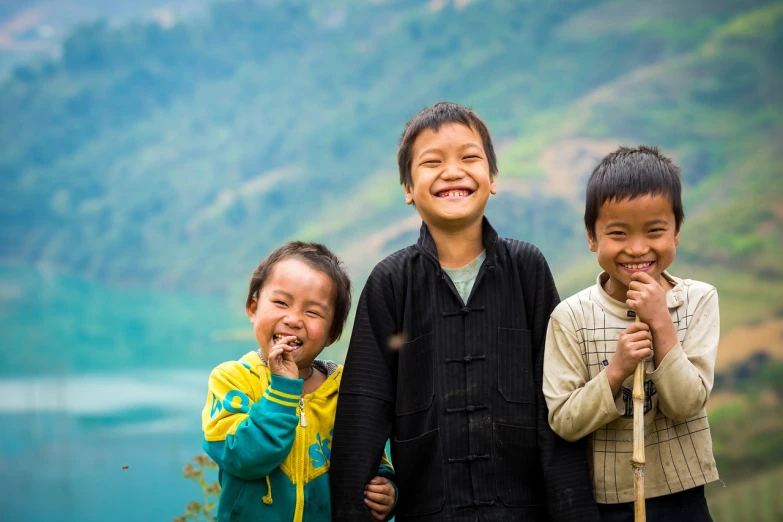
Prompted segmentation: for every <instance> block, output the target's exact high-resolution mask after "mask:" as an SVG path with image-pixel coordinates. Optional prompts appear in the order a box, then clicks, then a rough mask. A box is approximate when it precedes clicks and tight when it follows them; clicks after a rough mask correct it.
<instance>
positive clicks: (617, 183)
mask: <svg viewBox="0 0 783 522" xmlns="http://www.w3.org/2000/svg"><path fill="white" fill-rule="evenodd" d="M647 195H650V196H654V195H660V196H666V197H668V198H669V200H670V201H671V204H672V211H673V212H674V221H675V227H676V231H677V232H679V231H680V225H682V222H683V220H684V219H685V211H684V210H683V208H682V183H681V181H680V168H679V167H678V166H677V165H675V164H674V163H673V162H672V160H671V158H669V157H667V156H665V155H664V154H663V153H662V152H661V151H660V150H658V148H657V147H649V146H646V145H639V146H638V147H620V148H619V149H617V150H616V151H614V152H612V153H611V154H608V155H606V156H605V157H604V159H602V160H601V162H600V163H599V164H598V166H597V167H596V168H595V169H594V170H593V173H592V174H591V175H590V179H588V180H587V189H586V191H585V228H586V229H587V230H588V231H589V232H590V234H591V235H592V237H595V223H596V221H598V212H599V211H600V210H601V206H602V205H603V204H604V203H605V202H606V201H608V200H617V201H622V200H626V199H635V198H638V197H641V196H647Z"/></svg>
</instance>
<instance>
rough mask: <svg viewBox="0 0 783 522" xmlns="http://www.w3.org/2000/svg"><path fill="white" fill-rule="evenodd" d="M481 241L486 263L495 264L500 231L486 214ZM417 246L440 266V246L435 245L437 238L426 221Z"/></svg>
mask: <svg viewBox="0 0 783 522" xmlns="http://www.w3.org/2000/svg"><path fill="white" fill-rule="evenodd" d="M481 241H482V243H483V244H484V251H485V252H486V254H487V259H486V261H484V263H485V264H486V266H488V267H489V266H494V265H495V245H496V244H497V242H498V233H497V232H496V231H495V229H494V228H492V225H490V224H489V220H488V219H487V217H486V216H484V218H483V219H482V222H481ZM416 246H417V247H418V248H419V250H420V251H421V252H422V253H424V254H425V255H426V256H427V257H429V258H430V259H432V260H433V261H435V263H436V264H437V265H438V267H440V259H438V248H437V246H436V245H435V240H434V239H432V234H430V229H429V228H428V227H427V224H426V223H423V222H422V224H421V230H420V231H419V240H418V241H417V242H416Z"/></svg>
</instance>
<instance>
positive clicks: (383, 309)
mask: <svg viewBox="0 0 783 522" xmlns="http://www.w3.org/2000/svg"><path fill="white" fill-rule="evenodd" d="M483 241H484V247H485V249H486V255H487V257H486V260H485V261H484V263H483V265H482V266H481V269H480V270H479V273H478V276H477V278H476V282H475V284H474V286H473V290H472V292H471V295H470V297H469V299H468V302H467V303H463V302H462V299H461V297H460V296H459V294H458V293H457V291H456V289H455V287H454V285H453V283H452V282H451V280H450V279H449V277H448V276H447V275H446V274H445V273H444V272H443V271H442V270H441V268H440V263H439V261H438V253H437V250H436V248H435V243H434V241H433V239H432V236H431V235H430V234H429V231H428V229H427V226H426V225H422V227H421V236H420V238H419V241H418V242H417V244H415V245H412V246H410V247H408V248H405V249H403V250H400V251H399V252H396V253H394V254H392V255H390V256H389V257H387V258H386V259H384V260H383V261H381V262H380V263H379V264H378V265H377V266H376V267H375V269H374V270H373V272H372V274H371V275H370V277H369V279H368V281H367V284H366V286H365V288H364V291H363V292H362V296H361V298H360V300H359V306H358V310H357V312H356V321H355V323H354V329H353V335H352V337H351V342H350V346H349V349H348V356H347V359H346V363H345V370H344V374H343V380H342V385H341V387H340V398H339V400H338V403H337V417H336V421H335V429H334V438H333V444H332V459H331V469H330V472H329V474H330V481H331V495H332V516H333V518H334V520H335V521H353V520H367V521H370V520H373V519H372V518H371V517H370V514H369V511H368V510H367V508H366V507H365V505H364V502H363V491H364V485H365V484H367V482H369V480H370V479H371V478H372V477H373V475H374V474H375V471H376V470H377V467H378V462H379V460H380V456H381V452H382V450H383V447H384V443H385V441H386V440H387V439H388V438H391V449H392V463H393V465H394V468H395V471H396V475H397V486H398V488H399V491H398V493H399V498H398V502H397V507H396V519H397V520H399V521H401V522H404V521H406V520H450V521H461V520H465V521H468V520H470V521H474V520H498V521H500V520H503V521H513V520H519V521H544V520H554V521H564V522H565V521H569V522H571V521H580V520H590V521H592V520H598V511H597V508H596V505H595V502H594V500H593V496H592V490H591V486H590V484H591V483H590V478H589V474H588V468H587V459H586V453H585V447H584V445H583V444H582V443H567V442H565V441H564V440H563V439H560V438H559V437H557V436H556V435H555V434H554V432H552V430H551V429H550V427H549V424H548V423H547V409H546V404H545V402H544V396H543V392H542V388H541V385H542V371H543V360H544V339H545V334H546V327H547V322H548V320H549V314H550V313H551V312H552V310H553V309H554V307H555V306H556V305H557V303H558V301H559V298H558V296H557V290H556V289H555V285H554V281H553V279H552V275H551V273H550V271H549V267H548V266H547V263H546V260H545V259H544V257H543V255H542V254H541V252H540V251H539V250H538V249H537V248H536V247H534V246H533V245H531V244H529V243H525V242H522V241H516V240H511V239H505V238H498V235H497V233H496V232H495V230H494V229H493V228H492V226H491V225H490V224H489V222H488V221H487V220H486V219H484V224H483Z"/></svg>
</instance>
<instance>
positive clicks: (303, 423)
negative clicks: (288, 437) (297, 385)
mask: <svg viewBox="0 0 783 522" xmlns="http://www.w3.org/2000/svg"><path fill="white" fill-rule="evenodd" d="M299 425H300V426H302V427H306V426H307V418H306V417H305V410H304V397H300V398H299Z"/></svg>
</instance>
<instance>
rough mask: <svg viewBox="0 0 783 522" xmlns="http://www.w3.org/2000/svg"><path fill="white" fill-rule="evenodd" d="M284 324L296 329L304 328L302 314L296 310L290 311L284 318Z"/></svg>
mask: <svg viewBox="0 0 783 522" xmlns="http://www.w3.org/2000/svg"><path fill="white" fill-rule="evenodd" d="M283 323H284V324H285V325H286V326H288V327H290V328H294V329H298V328H302V327H303V326H304V321H303V320H302V316H301V314H299V312H297V311H296V310H291V309H289V310H288V313H287V314H286V315H285V317H284V318H283Z"/></svg>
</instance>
